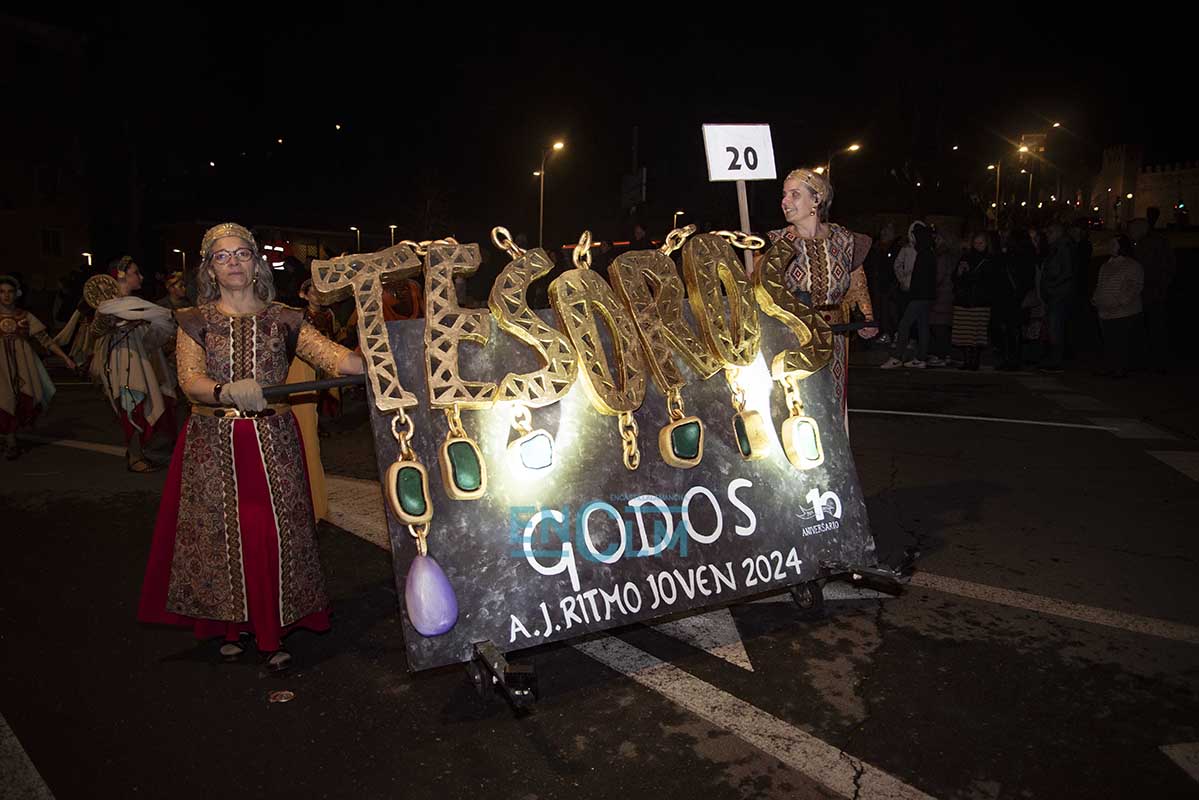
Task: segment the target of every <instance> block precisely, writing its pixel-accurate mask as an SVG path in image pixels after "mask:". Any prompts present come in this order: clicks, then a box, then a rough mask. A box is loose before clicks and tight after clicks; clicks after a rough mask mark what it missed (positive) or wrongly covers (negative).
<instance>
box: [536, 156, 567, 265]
mask: <svg viewBox="0 0 1199 800" xmlns="http://www.w3.org/2000/svg"><path fill="white" fill-rule="evenodd" d="M563 147H566V144H565V143H564V142H554V144H553V146H551V147H547V148H545V152H543V153H542V154H541V169H539V170H537V171H536V172H534V173H533V174H534V175H536V176H537V177H538V178H539V179H540V183H541V191H540V192H539V193H538V194H539V198H538V202H537V246H538V247H543V246H544V245H545V160H546V159H547V158H549V157H550V154H551V153H554V152H557V151H558V150H561V149H562V148H563Z"/></svg>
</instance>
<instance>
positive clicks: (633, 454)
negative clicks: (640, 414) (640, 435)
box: [619, 411, 641, 470]
mask: <svg viewBox="0 0 1199 800" xmlns="http://www.w3.org/2000/svg"><path fill="white" fill-rule="evenodd" d="M619 421H620V438H621V440H622V441H623V442H624V465H625V468H627V469H630V470H633V469H637V467H638V466H640V464H641V450H640V449H638V447H637V420H635V419H633V412H632V411H622V412H620V418H619Z"/></svg>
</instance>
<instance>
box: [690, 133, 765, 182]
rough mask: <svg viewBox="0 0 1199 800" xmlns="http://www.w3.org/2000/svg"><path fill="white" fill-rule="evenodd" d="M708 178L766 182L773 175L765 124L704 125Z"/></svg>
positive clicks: (711, 179) (712, 179)
mask: <svg viewBox="0 0 1199 800" xmlns="http://www.w3.org/2000/svg"><path fill="white" fill-rule="evenodd" d="M704 150H705V151H706V152H707V155H708V180H710V181H767V180H773V179H774V178H776V177H777V174H776V173H775V169H774V145H773V143H772V142H771V141H770V126H769V125H704Z"/></svg>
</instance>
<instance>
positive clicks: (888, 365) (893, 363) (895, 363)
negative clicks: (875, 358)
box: [878, 356, 903, 369]
mask: <svg viewBox="0 0 1199 800" xmlns="http://www.w3.org/2000/svg"><path fill="white" fill-rule="evenodd" d="M902 366H903V362H902V361H900V360H899V359H898V358H896V357H895V356H891V357H890V358H888V359H887V360H886V361H884V362H883V363H881V364H879V365H878V367H879V369H895V368H896V367H902Z"/></svg>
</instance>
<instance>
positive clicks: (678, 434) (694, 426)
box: [670, 422, 702, 461]
mask: <svg viewBox="0 0 1199 800" xmlns="http://www.w3.org/2000/svg"><path fill="white" fill-rule="evenodd" d="M701 430H702V429H701V428H700V426H699V423H698V422H686V423H684V424H682V425H678V426H677V427H675V428H672V429H671V431H670V449H671V450H672V451H673V452H674V455H675V458H678V459H682V460H683V461H692V460H694V459H695V458H697V457H698V456H699V435H700V431H701Z"/></svg>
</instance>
